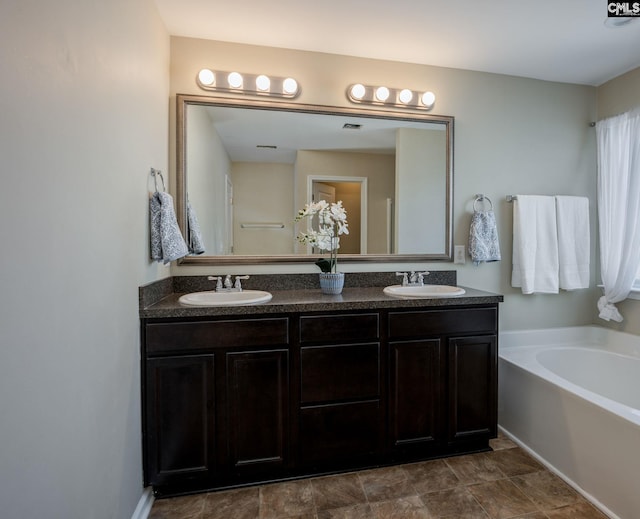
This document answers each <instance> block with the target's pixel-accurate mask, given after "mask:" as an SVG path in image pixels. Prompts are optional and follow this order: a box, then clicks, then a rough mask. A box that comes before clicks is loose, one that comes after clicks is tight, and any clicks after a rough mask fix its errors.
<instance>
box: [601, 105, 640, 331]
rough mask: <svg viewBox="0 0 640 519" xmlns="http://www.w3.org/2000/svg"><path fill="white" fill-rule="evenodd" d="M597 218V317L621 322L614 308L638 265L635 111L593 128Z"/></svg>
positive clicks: (639, 184)
mask: <svg viewBox="0 0 640 519" xmlns="http://www.w3.org/2000/svg"><path fill="white" fill-rule="evenodd" d="M596 136H597V151H598V219H599V225H600V262H601V269H602V272H601V274H602V282H603V284H604V296H602V297H601V298H600V300H599V301H598V309H599V310H600V317H601V318H602V319H604V320H606V321H609V320H612V319H613V320H614V321H618V322H620V321H622V319H623V318H622V315H620V312H618V309H617V308H616V306H615V304H614V303H618V302H620V301H623V300H624V299H626V298H627V296H628V295H629V292H630V291H631V287H632V286H633V282H634V280H635V278H636V275H637V273H638V267H639V266H640V109H636V110H633V111H631V112H627V113H624V114H622V115H617V116H615V117H611V118H608V119H604V120H602V121H599V122H598V123H597V124H596Z"/></svg>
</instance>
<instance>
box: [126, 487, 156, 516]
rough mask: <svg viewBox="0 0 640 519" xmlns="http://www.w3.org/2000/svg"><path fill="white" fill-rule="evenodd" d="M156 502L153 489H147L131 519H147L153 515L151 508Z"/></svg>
mask: <svg viewBox="0 0 640 519" xmlns="http://www.w3.org/2000/svg"><path fill="white" fill-rule="evenodd" d="M154 500H155V498H154V497H153V491H152V489H151V487H147V488H145V489H144V492H143V493H142V496H140V501H138V506H136V509H135V510H134V512H133V515H132V516H131V519H147V518H148V517H149V514H150V513H151V507H152V506H153V501H154Z"/></svg>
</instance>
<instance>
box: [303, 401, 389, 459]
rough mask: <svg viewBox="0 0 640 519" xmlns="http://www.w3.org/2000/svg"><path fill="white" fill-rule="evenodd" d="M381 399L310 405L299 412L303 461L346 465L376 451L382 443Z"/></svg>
mask: <svg viewBox="0 0 640 519" xmlns="http://www.w3.org/2000/svg"><path fill="white" fill-rule="evenodd" d="M380 424H381V410H380V403H379V402H378V401H371V402H356V403H351V404H339V405H330V406H320V407H310V408H306V409H302V410H301V413H300V450H299V456H300V462H301V463H302V464H303V465H307V464H311V463H314V464H315V463H318V464H325V465H335V464H343V463H344V462H345V461H346V460H350V459H355V458H361V457H363V456H370V455H372V454H375V453H376V452H377V450H378V449H379V445H380Z"/></svg>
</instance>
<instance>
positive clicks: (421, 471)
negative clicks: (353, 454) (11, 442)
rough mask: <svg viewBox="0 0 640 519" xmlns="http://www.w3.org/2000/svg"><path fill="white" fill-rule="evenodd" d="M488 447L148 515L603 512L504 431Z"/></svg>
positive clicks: (576, 518)
mask: <svg viewBox="0 0 640 519" xmlns="http://www.w3.org/2000/svg"><path fill="white" fill-rule="evenodd" d="M492 447H493V449H494V450H493V452H486V453H481V454H472V455H465V456H458V457H453V458H447V459H441V460H433V461H425V462H420V463H411V464H408V465H398V466H394V467H385V468H380V469H373V470H365V471H360V472H352V473H348V474H340V475H336V476H325V477H318V478H312V479H303V480H297V481H290V482H285V483H276V484H270V485H262V486H255V487H250V488H242V489H238V490H228V491H221V492H211V493H206V494H198V495H193V496H184V497H174V498H168V499H159V500H157V501H155V503H154V505H153V509H152V510H151V514H150V516H149V518H150V519H507V518H518V519H606V516H605V515H604V514H602V513H601V512H599V511H598V510H597V509H596V508H595V507H593V506H592V505H591V504H590V503H589V502H588V501H586V500H585V499H584V498H583V497H582V496H581V495H580V494H578V493H577V492H575V491H574V490H573V489H572V488H571V487H569V486H568V485H567V484H566V483H564V482H563V481H562V480H561V479H559V478H558V477H557V476H555V475H553V474H552V473H550V472H549V471H548V470H546V469H545V468H544V467H543V466H541V465H540V464H539V463H538V462H536V461H535V460H534V459H533V458H531V457H530V456H528V455H527V454H526V453H525V452H524V451H523V450H522V449H520V448H519V447H518V446H516V445H515V444H514V443H513V442H511V441H510V440H509V439H507V438H504V437H499V438H498V439H496V440H493V441H492Z"/></svg>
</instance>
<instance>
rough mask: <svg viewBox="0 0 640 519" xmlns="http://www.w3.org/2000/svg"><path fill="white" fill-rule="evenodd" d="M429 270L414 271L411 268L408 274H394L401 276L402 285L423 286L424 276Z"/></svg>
mask: <svg viewBox="0 0 640 519" xmlns="http://www.w3.org/2000/svg"><path fill="white" fill-rule="evenodd" d="M428 275H429V272H427V271H426V270H425V271H424V272H414V271H413V270H412V271H411V273H410V274H409V273H408V272H396V276H402V286H403V287H416V286H417V287H421V286H424V277H425V276H428Z"/></svg>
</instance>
